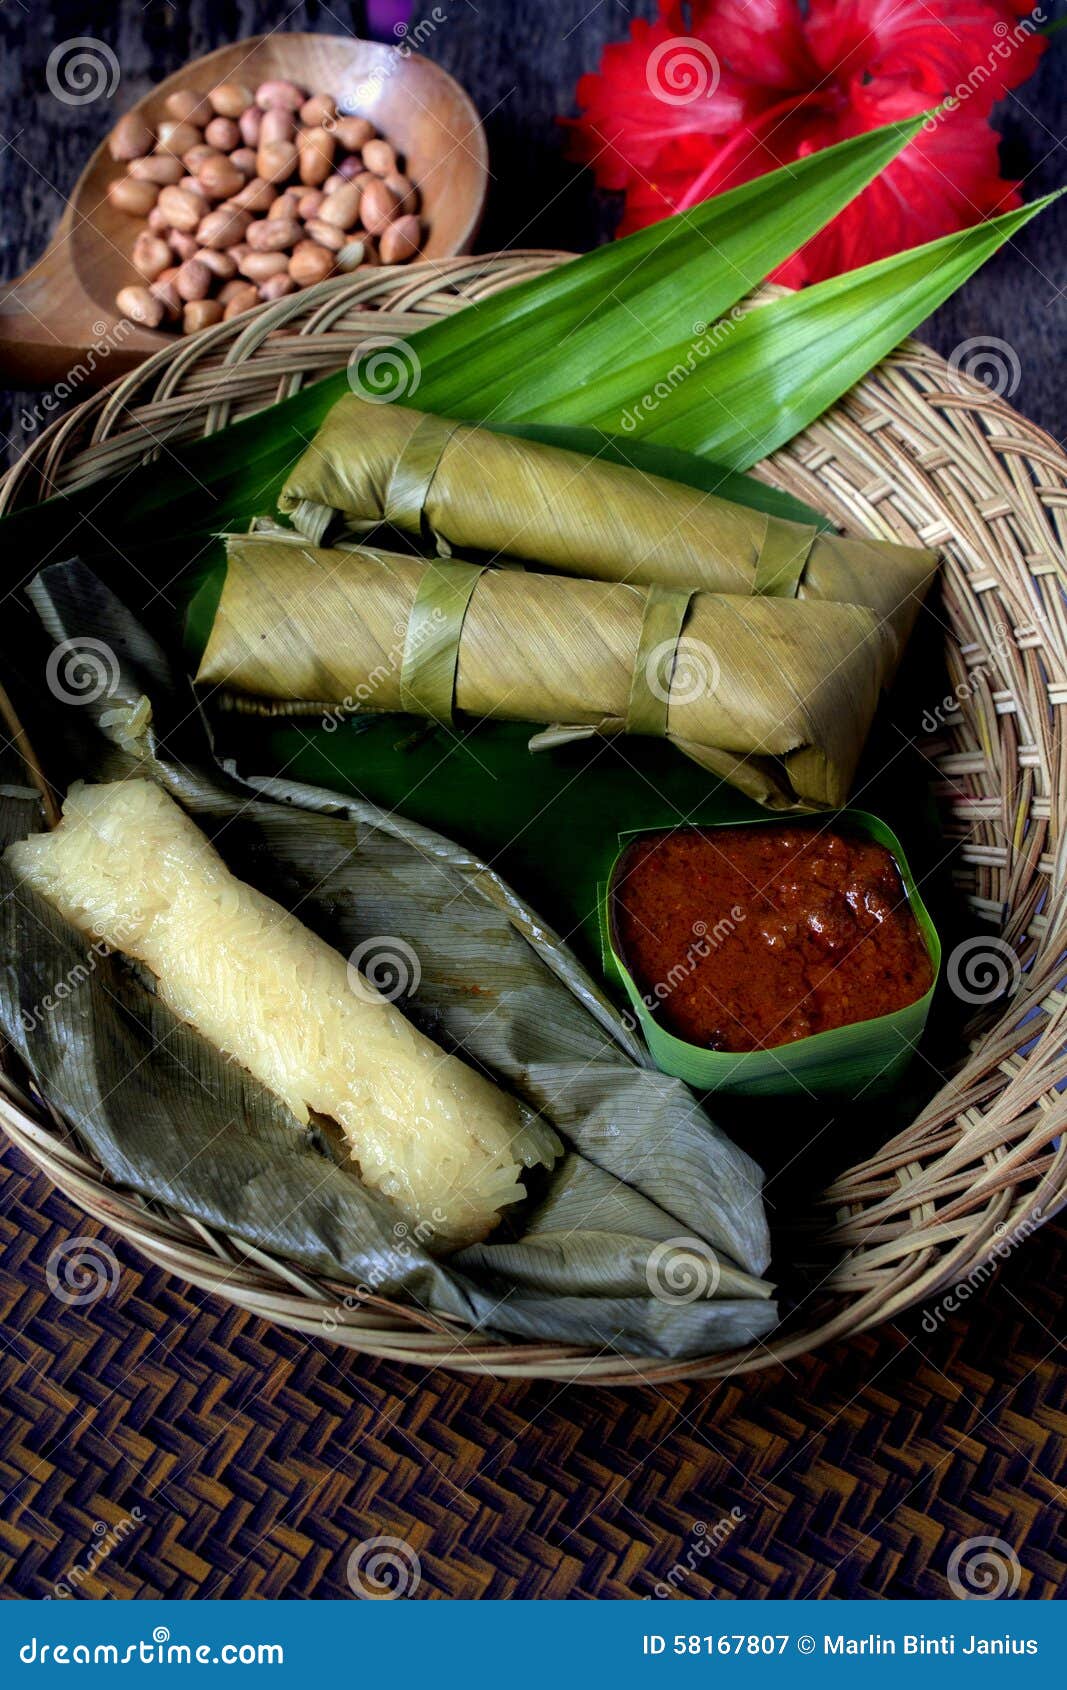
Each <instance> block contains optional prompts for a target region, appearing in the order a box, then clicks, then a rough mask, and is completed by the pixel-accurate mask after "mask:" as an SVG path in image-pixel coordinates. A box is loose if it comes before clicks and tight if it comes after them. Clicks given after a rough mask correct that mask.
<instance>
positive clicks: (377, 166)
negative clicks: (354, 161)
mask: <svg viewBox="0 0 1067 1690" xmlns="http://www.w3.org/2000/svg"><path fill="white" fill-rule="evenodd" d="M363 163H364V164H365V165H366V167H367V169H368V170H373V172H374V174H375V176H392V175H393V174H394V173H395V171H396V153H395V152H394V151H393V148H392V147H391V146H390V145H389V142H388V141H380V140H379V141H365V142H364V144H363Z"/></svg>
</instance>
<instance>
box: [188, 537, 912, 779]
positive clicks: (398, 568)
mask: <svg viewBox="0 0 1067 1690" xmlns="http://www.w3.org/2000/svg"><path fill="white" fill-rule="evenodd" d="M895 660H896V641H895V640H894V638H893V635H892V634H891V633H890V632H889V630H888V629H887V628H886V627H885V626H884V625H883V624H882V623H880V622H879V620H878V618H877V617H876V616H875V615H874V613H873V612H872V611H870V610H867V609H865V608H863V607H862V606H860V605H852V604H831V603H822V602H819V601H814V600H813V601H810V602H805V603H801V602H800V601H798V600H795V599H779V598H753V597H747V598H745V597H739V596H730V595H727V594H721V593H691V592H688V591H684V592H681V593H666V594H665V593H660V592H659V591H658V590H657V589H656V588H653V587H633V586H629V585H626V584H623V583H606V582H600V581H581V580H569V579H566V580H565V579H562V578H559V577H553V576H547V575H536V574H531V573H527V572H526V571H525V570H516V569H484V568H481V567H480V566H477V565H472V564H469V563H461V562H458V561H450V562H443V563H434V562H426V561H424V560H423V559H420V558H412V557H404V556H402V555H399V554H396V553H389V552H382V551H371V550H369V549H362V548H361V549H353V550H332V551H331V550H323V549H321V548H320V549H315V548H312V547H310V546H307V545H305V544H302V543H301V542H300V541H299V540H298V539H297V538H296V537H293V538H291V539H260V538H258V537H257V536H255V535H253V536H248V537H245V536H233V537H231V538H230V540H229V542H228V545H227V569H226V579H225V583H224V585H223V588H222V595H221V598H220V601H219V606H218V612H217V615H216V618H215V622H214V626H213V628H212V631H211V637H210V639H209V641H208V645H207V649H206V651H205V652H204V656H203V659H202V662H201V664H200V669H199V673H198V676H197V679H198V681H199V682H200V683H201V685H203V686H206V687H211V688H223V687H224V688H226V689H228V690H229V691H230V692H233V693H238V694H243V695H245V697H247V698H250V699H251V700H253V701H255V700H263V701H266V705H265V707H266V708H268V709H269V708H271V707H272V705H273V706H275V707H277V708H280V709H281V710H285V709H289V708H292V707H293V705H294V704H295V705H299V706H302V707H303V708H305V709H308V710H310V711H312V712H317V713H318V714H319V715H320V717H321V716H323V715H330V714H334V715H336V714H337V713H338V712H339V713H340V714H341V715H344V714H346V713H350V712H353V711H359V710H370V711H390V712H394V711H409V712H412V713H414V714H417V715H421V716H425V717H427V718H429V719H431V720H436V721H441V722H451V720H452V714H453V709H455V710H456V711H458V712H460V714H462V715H465V716H471V717H493V718H495V719H497V720H501V719H503V720H509V721H524V722H535V723H544V724H548V725H549V726H555V725H556V724H559V731H558V732H556V733H554V734H552V735H551V737H550V738H548V739H546V738H544V737H541V738H539V739H538V740H535V741H534V743H535V744H540V745H544V744H556V743H559V742H560V739H561V737H566V738H570V737H573V736H574V734H575V733H578V734H588V733H602V734H607V735H612V734H617V733H620V732H626V733H634V734H647V735H652V736H655V737H659V738H665V739H667V740H668V741H669V742H670V743H671V744H673V745H675V746H676V747H677V748H678V749H679V750H681V751H683V752H684V753H685V755H686V756H688V757H691V758H692V759H693V760H694V761H695V762H697V763H699V764H700V766H701V768H704V769H707V770H709V771H711V772H712V773H713V774H715V775H717V776H719V777H720V778H723V779H725V780H728V781H730V782H731V783H732V784H734V785H736V786H737V787H739V788H740V790H741V791H743V792H745V793H747V794H748V795H749V796H750V797H753V798H755V799H756V800H757V801H758V802H760V803H762V804H766V805H769V806H772V807H774V808H779V809H788V808H796V807H806V808H811V807H819V806H826V805H828V806H831V807H839V806H840V805H841V804H843V803H844V801H845V799H846V797H847V794H848V790H849V787H850V785H851V781H852V777H853V774H854V772H855V768H856V764H857V761H858V759H859V755H860V752H861V751H862V749H863V745H864V742H865V741H866V738H867V734H868V732H869V729H870V726H871V722H872V720H873V717H874V712H875V709H876V707H877V703H878V699H879V696H880V693H881V690H882V687H883V685H884V683H885V681H886V679H887V677H888V675H889V673H890V672H891V670H892V668H893V665H894V663H895Z"/></svg>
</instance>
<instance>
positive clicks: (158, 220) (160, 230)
mask: <svg viewBox="0 0 1067 1690" xmlns="http://www.w3.org/2000/svg"><path fill="white" fill-rule="evenodd" d="M148 227H149V228H150V229H151V231H152V233H153V235H164V236H166V235H169V234H170V224H169V223H168V222H167V219H166V218H165V217H164V215H163V213H162V212H161V211H160V209H159V207H158V205H154V206H153V207H152V209H151V211H150V212H149V213H148Z"/></svg>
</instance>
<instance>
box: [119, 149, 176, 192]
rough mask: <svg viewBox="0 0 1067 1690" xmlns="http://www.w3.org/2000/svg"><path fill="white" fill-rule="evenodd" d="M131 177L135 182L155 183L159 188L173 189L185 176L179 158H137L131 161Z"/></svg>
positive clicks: (158, 156)
mask: <svg viewBox="0 0 1067 1690" xmlns="http://www.w3.org/2000/svg"><path fill="white" fill-rule="evenodd" d="M130 175H131V177H132V178H133V180H134V181H135V182H154V183H155V184H156V186H157V188H167V187H173V185H174V183H175V182H179V181H180V180H181V178H182V176H183V175H184V172H183V170H182V161H181V159H179V158H164V157H162V156H161V155H160V154H157V155H156V156H155V158H135V159H131V161H130Z"/></svg>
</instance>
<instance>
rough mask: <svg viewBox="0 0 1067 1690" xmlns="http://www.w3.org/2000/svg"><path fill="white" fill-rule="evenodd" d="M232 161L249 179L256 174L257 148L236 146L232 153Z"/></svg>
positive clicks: (235, 167) (236, 168)
mask: <svg viewBox="0 0 1067 1690" xmlns="http://www.w3.org/2000/svg"><path fill="white" fill-rule="evenodd" d="M230 163H231V164H232V165H233V167H234V169H235V170H239V171H240V172H241V175H242V176H243V177H245V179H246V180H247V179H248V178H249V177H251V176H254V175H255V174H256V150H255V148H254V147H235V148H234V150H233V152H232V153H231V154H230Z"/></svg>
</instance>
